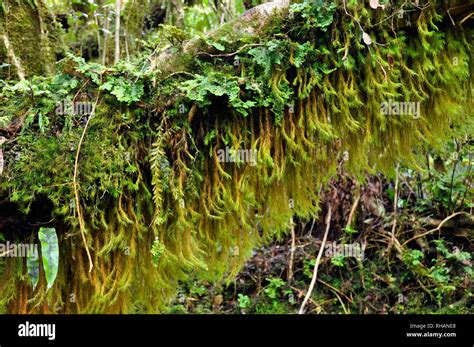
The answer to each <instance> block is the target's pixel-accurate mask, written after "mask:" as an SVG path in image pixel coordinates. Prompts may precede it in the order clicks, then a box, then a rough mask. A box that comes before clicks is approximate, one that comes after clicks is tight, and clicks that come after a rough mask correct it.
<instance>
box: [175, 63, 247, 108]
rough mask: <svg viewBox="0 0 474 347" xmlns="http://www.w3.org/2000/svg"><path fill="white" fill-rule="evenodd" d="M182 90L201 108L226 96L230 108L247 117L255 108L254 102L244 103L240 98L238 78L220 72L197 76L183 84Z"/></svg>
mask: <svg viewBox="0 0 474 347" xmlns="http://www.w3.org/2000/svg"><path fill="white" fill-rule="evenodd" d="M181 90H182V91H183V92H184V93H186V96H187V98H188V99H190V100H192V101H195V102H197V103H198V105H199V107H205V106H209V105H211V104H212V97H213V96H214V97H221V96H226V97H227V98H228V101H229V107H231V108H232V109H235V110H236V111H237V112H238V113H240V114H242V115H243V116H247V115H248V110H249V109H250V108H251V107H253V106H255V102H254V101H251V100H248V101H243V100H242V99H241V98H240V87H239V83H238V79H237V78H236V77H230V76H227V75H225V74H223V73H219V72H210V73H209V74H208V75H206V76H201V75H195V78H194V79H190V80H187V81H185V82H183V83H182V84H181Z"/></svg>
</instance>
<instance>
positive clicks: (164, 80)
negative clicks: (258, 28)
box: [0, 2, 473, 313]
mask: <svg viewBox="0 0 474 347" xmlns="http://www.w3.org/2000/svg"><path fill="white" fill-rule="evenodd" d="M303 4H309V2H308V3H306V2H304V3H303ZM346 10H347V11H348V12H349V13H353V14H354V15H355V13H357V14H358V17H357V20H358V21H359V22H360V23H361V25H359V24H357V23H356V22H355V20H356V19H355V18H354V17H351V16H349V15H347V14H346V13H345V9H343V8H341V5H338V6H333V7H332V6H326V7H316V8H314V7H311V6H309V5H308V6H306V7H304V6H303V7H301V6H293V7H292V11H291V13H292V15H290V17H289V18H287V19H282V18H281V17H279V18H278V20H277V21H276V23H278V25H273V26H271V31H268V30H267V31H265V36H263V37H256V36H253V35H249V36H246V37H239V38H237V37H232V39H229V38H228V37H225V36H224V37H220V38H217V36H212V35H211V36H210V37H209V38H207V39H202V40H201V42H199V44H198V43H197V42H195V44H194V46H193V47H195V48H196V49H198V51H197V54H195V55H188V56H186V58H185V59H184V60H183V61H181V63H180V64H181V66H182V67H183V70H179V71H174V72H173V73H172V74H168V73H164V72H163V70H161V69H159V68H160V67H161V66H158V67H157V66H155V65H152V66H150V69H148V71H147V72H146V73H143V71H144V70H143V69H142V67H143V65H142V64H139V66H137V67H133V66H130V65H124V66H120V65H119V66H117V67H115V68H110V69H105V68H104V67H101V66H99V65H97V64H86V63H85V62H84V61H82V60H81V59H78V58H74V57H69V58H68V59H67V60H65V61H64V62H63V63H62V69H63V71H64V72H63V73H62V74H61V75H58V76H54V77H50V78H49V80H44V81H42V82H41V83H40V82H38V81H36V82H35V85H36V86H38V88H39V89H41V90H43V92H44V91H45V90H46V94H47V95H58V93H59V96H58V100H60V99H61V98H64V97H70V98H72V97H73V96H74V95H77V94H78V91H79V88H81V89H80V92H81V93H82V94H83V95H84V97H86V98H87V99H88V100H94V97H96V96H97V93H98V89H100V90H101V94H100V95H99V98H98V100H99V102H98V105H97V112H96V114H95V115H94V117H93V119H92V120H91V124H90V129H89V130H88V132H87V135H86V139H85V142H84V144H83V148H82V150H81V156H80V161H79V175H78V181H79V188H80V197H81V205H82V209H83V215H84V216H85V219H86V220H85V221H86V231H87V242H88V245H89V246H90V249H91V251H92V254H93V263H94V269H93V271H92V272H91V273H89V272H88V270H89V263H88V260H87V257H86V253H85V250H84V246H83V244H82V243H81V239H80V235H79V227H78V222H77V216H76V206H75V204H74V196H73V191H72V184H71V182H72V174H73V170H74V156H75V153H76V150H77V143H78V142H79V137H80V136H81V133H82V131H83V127H84V123H85V122H84V119H82V117H77V116H76V117H75V116H70V115H69V116H68V115H66V116H58V115H54V114H53V113H54V112H53V111H52V109H51V107H52V106H51V105H50V104H48V102H47V101H44V104H41V102H40V103H39V105H38V102H36V104H35V105H29V104H28V102H30V101H29V99H28V98H29V96H28V93H27V92H26V91H27V90H29V89H28V88H27V87H26V86H24V83H23V87H22V84H20V85H17V86H8V87H5V88H4V91H3V95H2V97H4V98H6V99H7V100H15V102H16V103H17V104H19V105H21V110H23V111H24V110H25V109H27V108H28V107H33V108H32V109H31V110H30V112H29V113H28V116H27V118H26V120H27V121H26V123H25V125H24V126H23V130H22V133H21V134H20V136H18V139H17V141H16V142H15V143H12V144H7V145H6V148H5V157H6V163H7V166H6V172H5V175H4V176H2V177H1V178H0V179H3V181H2V182H1V185H0V188H1V189H2V190H3V191H4V192H7V191H8V192H9V199H10V200H11V201H14V202H16V203H17V204H19V205H20V206H21V207H23V209H24V210H25V211H28V209H29V207H30V206H31V203H32V202H33V201H35V200H36V199H38V196H40V195H41V196H47V197H48V198H49V199H50V200H51V201H52V203H53V205H54V209H53V212H52V217H53V219H54V224H55V226H56V228H57V230H59V231H60V235H61V236H60V245H61V259H60V268H59V273H58V280H57V282H56V284H55V285H54V287H53V288H52V289H51V290H50V291H49V292H46V289H45V288H46V287H45V283H44V280H43V283H42V282H41V281H40V284H39V285H38V288H37V289H36V291H35V292H32V289H31V286H30V284H29V282H28V279H27V276H26V275H25V273H26V272H25V266H24V264H22V263H21V262H19V261H17V260H10V259H8V260H6V261H5V263H6V264H5V268H4V270H3V273H2V281H0V292H1V293H2V296H1V298H2V299H1V301H0V304H1V305H0V307H4V309H5V310H6V311H9V312H68V313H69V312H80V313H98V312H101V313H104V312H115V313H117V312H124V313H125V312H126V313H131V312H146V313H150V312H157V311H158V312H159V311H160V310H161V309H162V308H163V307H164V306H166V304H167V303H168V302H169V299H170V298H171V297H172V296H173V295H174V291H175V289H176V286H177V284H178V282H179V281H180V280H184V279H186V278H188V276H189V275H190V274H191V273H192V274H194V275H198V276H200V277H204V278H208V279H211V280H221V279H222V278H224V279H231V278H233V276H235V274H236V273H237V272H238V271H239V270H240V268H241V267H242V264H243V263H244V262H245V260H246V259H248V257H249V256H250V255H251V252H252V250H253V249H255V248H256V247H258V246H260V245H262V244H264V243H265V242H268V241H269V240H271V239H273V238H275V237H278V236H279V235H282V234H283V233H286V232H287V230H288V228H289V223H290V218H291V217H292V216H294V215H296V216H298V217H299V218H302V219H305V218H310V217H312V216H314V215H315V214H316V213H317V212H318V210H319V194H318V193H319V191H320V189H321V187H324V185H325V184H326V182H327V181H328V180H329V178H331V177H332V176H333V175H335V173H336V167H337V164H338V163H339V162H340V160H341V159H342V157H343V156H344V153H345V152H347V153H348V156H347V155H346V156H347V158H346V159H347V161H346V162H345V164H344V165H345V166H346V168H347V170H348V171H350V172H351V173H353V174H354V175H360V176H362V174H363V173H365V172H367V171H369V172H379V171H380V172H388V173H389V172H390V171H391V170H392V169H393V168H394V167H395V164H396V163H397V162H400V161H401V162H403V163H404V164H406V165H411V166H416V161H415V159H414V153H415V151H416V149H417V146H421V145H423V144H425V143H430V144H436V143H437V142H438V141H442V139H443V138H446V136H448V135H449V129H450V124H452V123H455V122H456V120H457V118H458V117H459V116H461V115H463V114H465V113H469V112H471V114H472V111H470V110H472V106H473V105H472V99H471V98H470V97H469V96H468V95H467V91H468V90H469V88H468V85H469V83H471V78H472V77H471V74H470V69H471V66H472V62H471V59H472V58H471V43H470V42H469V41H468V40H467V37H468V35H469V34H472V29H469V30H466V29H465V28H463V27H452V26H450V25H445V24H444V23H443V22H442V16H441V15H440V14H439V13H438V11H440V8H439V6H430V7H429V8H427V9H424V10H423V11H422V12H421V14H420V15H419V17H418V19H417V20H416V22H413V26H414V27H413V28H400V29H398V30H395V31H393V30H391V29H392V28H391V24H390V23H389V22H387V21H383V19H385V18H386V17H387V13H385V12H383V11H372V10H368V9H365V8H363V7H362V6H361V5H359V4H357V3H356V2H350V3H349V4H348V7H347V9H346ZM307 11H310V12H307ZM308 18H310V19H308ZM314 20H316V21H317V22H316V23H314V22H312V21H314ZM308 21H310V22H308ZM377 23H378V24H377ZM361 26H363V28H365V31H364V32H366V33H367V34H368V35H370V37H371V39H372V42H373V43H372V44H366V43H364V41H363V32H362V31H361ZM415 28H416V32H415ZM388 29H390V30H388ZM415 34H416V35H415ZM229 35H230V32H229ZM375 42H377V43H380V44H377V43H375ZM222 46H223V47H222ZM187 52H188V54H190V53H189V52H190V49H189V47H188V51H187ZM454 58H457V59H454ZM84 81H87V82H84ZM132 81H133V82H132ZM25 83H26V82H25ZM60 91H61V92H60ZM61 93H62V94H61ZM388 100H398V101H402V102H404V101H407V102H408V101H409V102H419V103H420V113H419V114H418V115H417V117H415V119H414V117H413V115H412V116H410V115H400V116H386V115H383V114H382V113H381V105H382V103H383V102H387V101H388ZM10 107H11V106H10ZM48 107H49V108H48ZM6 109H7V107H6V106H3V107H2V110H3V111H4V112H5V110H6ZM17 113H21V112H17ZM40 114H41V115H43V116H44V115H46V118H45V119H47V124H46V125H45V119H43V120H41V121H40V119H42V118H41V117H43V116H41V115H40ZM1 116H2V114H1V113H0V117H1ZM11 121H12V122H13V119H12V120H11ZM229 149H234V150H236V151H237V150H239V149H245V150H249V151H252V152H251V153H256V158H257V161H256V162H255V163H253V162H245V161H242V160H241V161H240V162H239V161H238V160H236V161H237V162H222V161H221V160H219V155H220V154H219V153H222V152H220V151H226V150H229ZM158 242H159V245H160V246H161V247H160V255H159V257H157V256H156V249H155V248H156V244H157V243H158ZM154 246H155V248H153V247H154ZM153 249H155V250H154V251H153ZM71 295H73V299H74V300H71ZM18 303H21V305H19V304H18Z"/></svg>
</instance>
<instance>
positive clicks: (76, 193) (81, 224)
mask: <svg viewBox="0 0 474 347" xmlns="http://www.w3.org/2000/svg"><path fill="white" fill-rule="evenodd" d="M101 80H102V75H101ZM99 97H100V90H99V92H98V93H97V97H96V100H95V103H94V106H93V107H92V111H91V114H90V116H89V118H88V119H87V122H86V125H85V126H84V130H83V131H82V135H81V139H80V140H79V144H78V146H77V152H76V159H75V162H74V176H73V181H72V182H73V187H74V196H75V199H76V210H77V218H78V220H79V229H80V231H81V237H82V242H83V243H84V247H85V248H86V253H87V258H88V259H89V273H90V272H91V271H92V269H93V267H94V264H93V262H92V257H91V253H90V251H89V246H88V245H87V239H86V235H85V226H84V217H83V215H82V211H81V204H80V199H79V189H78V183H77V170H78V166H79V155H80V153H81V147H82V143H83V142H84V137H85V135H86V132H87V128H88V127H89V123H90V121H91V119H92V117H93V116H94V113H95V109H96V107H97V104H98V103H99Z"/></svg>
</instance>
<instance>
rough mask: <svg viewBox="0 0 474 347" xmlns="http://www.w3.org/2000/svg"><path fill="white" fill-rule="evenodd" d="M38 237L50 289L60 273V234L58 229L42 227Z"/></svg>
mask: <svg viewBox="0 0 474 347" xmlns="http://www.w3.org/2000/svg"><path fill="white" fill-rule="evenodd" d="M38 237H39V240H40V242H41V258H42V261H43V268H44V274H45V277H46V283H47V284H48V289H50V288H51V287H52V286H53V284H54V281H55V280H56V276H57V274H58V267H59V245H58V236H57V235H56V229H54V228H40V230H39V232H38Z"/></svg>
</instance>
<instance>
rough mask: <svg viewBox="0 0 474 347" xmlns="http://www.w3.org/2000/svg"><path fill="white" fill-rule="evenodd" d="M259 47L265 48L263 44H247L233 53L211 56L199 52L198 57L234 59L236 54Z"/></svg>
mask: <svg viewBox="0 0 474 347" xmlns="http://www.w3.org/2000/svg"><path fill="white" fill-rule="evenodd" d="M258 46H263V45H262V44H261V43H253V44H245V45H243V46H242V47H240V48H239V49H238V50H237V51H235V52H233V53H221V54H210V53H207V52H198V53H197V54H198V55H207V56H209V57H212V58H218V57H232V56H233V55H236V54H239V53H240V52H242V51H243V50H244V49H245V48H248V47H258Z"/></svg>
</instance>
